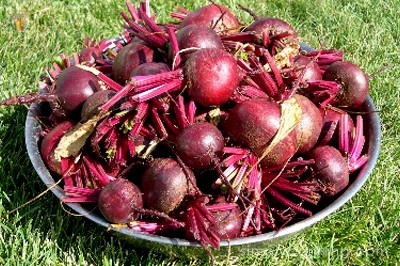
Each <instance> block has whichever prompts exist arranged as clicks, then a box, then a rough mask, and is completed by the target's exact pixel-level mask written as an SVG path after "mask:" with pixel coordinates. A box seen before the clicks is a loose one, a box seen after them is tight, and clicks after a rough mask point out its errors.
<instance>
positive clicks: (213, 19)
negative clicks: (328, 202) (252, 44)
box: [179, 4, 239, 33]
mask: <svg viewBox="0 0 400 266" xmlns="http://www.w3.org/2000/svg"><path fill="white" fill-rule="evenodd" d="M189 25H201V26H206V27H210V28H212V29H214V30H215V31H216V32H218V33H220V32H221V33H223V32H232V31H233V32H234V31H238V30H239V21H238V20H237V19H236V17H235V16H234V15H233V14H232V12H230V11H229V9H228V8H227V7H225V6H222V5H217V4H209V5H206V6H203V7H201V8H199V9H196V10H195V11H193V12H190V13H189V14H188V15H187V16H186V17H185V18H184V19H183V20H182V22H181V23H180V24H179V29H182V28H184V27H186V26H189Z"/></svg>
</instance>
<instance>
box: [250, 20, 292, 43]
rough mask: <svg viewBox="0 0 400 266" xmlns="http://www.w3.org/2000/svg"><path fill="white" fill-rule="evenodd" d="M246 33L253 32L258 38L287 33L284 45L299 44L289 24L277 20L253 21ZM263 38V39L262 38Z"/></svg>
mask: <svg viewBox="0 0 400 266" xmlns="http://www.w3.org/2000/svg"><path fill="white" fill-rule="evenodd" d="M246 31H254V32H255V33H256V34H259V35H260V36H268V37H269V38H271V37H273V36H275V35H278V34H281V33H285V32H287V33H289V34H288V36H286V37H285V38H284V39H285V40H286V41H285V42H286V43H295V44H298V43H299V39H298V35H297V32H296V31H295V30H294V29H293V28H292V26H290V24H289V23H287V22H286V21H283V20H281V19H278V18H270V17H267V18H260V19H257V20H256V21H254V22H253V23H252V24H251V25H250V26H249V27H247V29H246ZM264 38H265V37H264Z"/></svg>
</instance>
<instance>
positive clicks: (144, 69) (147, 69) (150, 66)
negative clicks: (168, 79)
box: [131, 62, 171, 77]
mask: <svg viewBox="0 0 400 266" xmlns="http://www.w3.org/2000/svg"><path fill="white" fill-rule="evenodd" d="M168 71H171V69H170V68H169V66H168V65H167V64H165V63H156V62H148V63H144V64H141V65H139V66H137V67H136V68H135V69H134V70H133V71H132V74H131V76H132V77H133V76H148V75H155V74H160V73H164V72H168Z"/></svg>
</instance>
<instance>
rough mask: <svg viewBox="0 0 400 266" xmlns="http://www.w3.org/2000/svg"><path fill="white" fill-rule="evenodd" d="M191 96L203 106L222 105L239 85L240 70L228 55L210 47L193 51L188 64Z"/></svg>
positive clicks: (187, 72)
mask: <svg viewBox="0 0 400 266" xmlns="http://www.w3.org/2000/svg"><path fill="white" fill-rule="evenodd" d="M185 72H186V76H187V78H188V93H189V95H190V96H191V97H192V98H193V99H194V100H195V101H196V102H198V103H199V104H200V105H202V106H212V105H221V104H223V103H225V102H227V101H228V100H229V98H230V97H231V96H232V95H233V92H234V91H235V89H236V88H237V86H238V85H239V81H240V79H239V68H238V65H237V63H236V60H235V58H234V57H233V56H231V55H230V54H229V53H228V52H226V51H224V50H222V49H217V48H208V49H201V50H198V51H196V52H194V53H193V54H192V55H191V56H190V58H189V59H188V61H187V62H186V71H185Z"/></svg>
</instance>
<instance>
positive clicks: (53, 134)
mask: <svg viewBox="0 0 400 266" xmlns="http://www.w3.org/2000/svg"><path fill="white" fill-rule="evenodd" d="M74 125H75V124H74V123H73V122H72V121H65V122H63V123H61V124H59V125H57V126H55V127H54V128H52V129H51V130H50V132H49V133H47V135H46V136H45V137H44V138H43V141H42V144H41V145H40V154H41V155H42V158H43V161H44V162H45V163H46V165H47V167H49V168H50V170H52V171H54V172H56V173H57V174H60V175H61V174H62V171H61V162H60V158H58V159H57V158H56V157H55V154H54V150H55V148H56V147H57V145H58V143H59V142H60V140H61V138H62V136H64V134H65V132H67V131H68V130H69V129H70V128H72V127H73V126H74Z"/></svg>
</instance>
